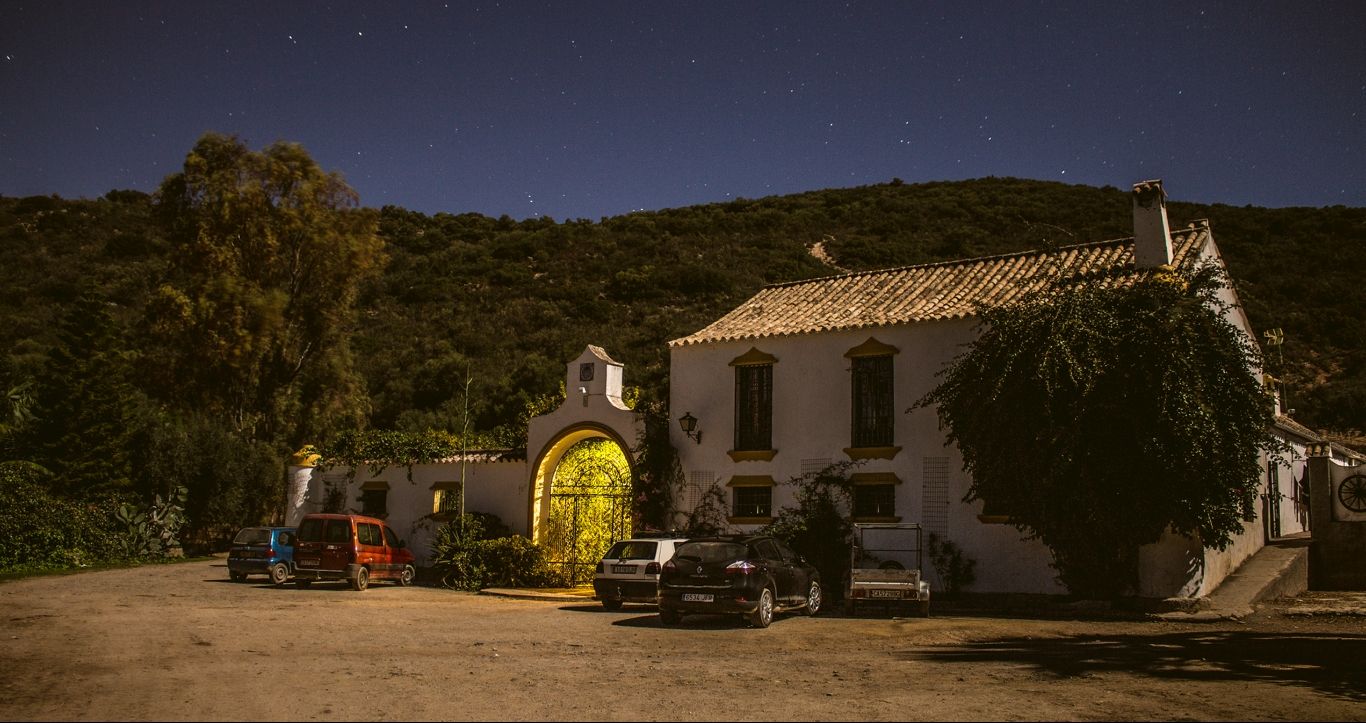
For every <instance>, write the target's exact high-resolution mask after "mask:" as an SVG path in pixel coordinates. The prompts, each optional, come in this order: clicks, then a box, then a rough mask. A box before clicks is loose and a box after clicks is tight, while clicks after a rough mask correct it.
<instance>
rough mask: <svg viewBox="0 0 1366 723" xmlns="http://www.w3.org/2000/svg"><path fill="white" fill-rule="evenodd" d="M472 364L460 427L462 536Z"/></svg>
mask: <svg viewBox="0 0 1366 723" xmlns="http://www.w3.org/2000/svg"><path fill="white" fill-rule="evenodd" d="M470 381H471V379H470V364H469V362H465V419H464V421H463V423H462V426H461V428H460V536H461V537H464V536H465V461H466V458H467V457H468V456H469V455H468V449H467V446H468V445H467V444H466V439H468V438H469V434H470Z"/></svg>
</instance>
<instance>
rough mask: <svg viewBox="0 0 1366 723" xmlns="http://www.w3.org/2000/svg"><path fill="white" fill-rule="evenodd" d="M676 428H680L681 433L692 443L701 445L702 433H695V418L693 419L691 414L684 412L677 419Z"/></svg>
mask: <svg viewBox="0 0 1366 723" xmlns="http://www.w3.org/2000/svg"><path fill="white" fill-rule="evenodd" d="M678 426H680V427H682V428H683V433H684V434H686V435H688V436H689V437H691V438H692V439H693V441H695V442H697V443H698V444H702V433H701V432H699V431H697V417H694V416H693V415H692V412H684V413H683V416H681V417H679V418H678Z"/></svg>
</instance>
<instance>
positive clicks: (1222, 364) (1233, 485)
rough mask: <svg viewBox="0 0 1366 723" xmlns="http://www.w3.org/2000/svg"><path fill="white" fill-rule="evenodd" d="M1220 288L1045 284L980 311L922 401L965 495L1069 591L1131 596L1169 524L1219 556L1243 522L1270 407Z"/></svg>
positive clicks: (1195, 275)
mask: <svg viewBox="0 0 1366 723" xmlns="http://www.w3.org/2000/svg"><path fill="white" fill-rule="evenodd" d="M1226 285H1227V279H1226V278H1225V276H1224V275H1223V273H1222V270H1221V269H1219V268H1218V267H1217V266H1215V265H1213V264H1207V265H1205V266H1202V267H1200V268H1199V269H1196V270H1194V271H1192V272H1188V273H1178V272H1174V271H1170V270H1165V269H1164V270H1163V271H1161V272H1159V273H1153V274H1147V275H1144V276H1143V277H1141V278H1140V279H1138V280H1137V281H1136V282H1135V283H1134V284H1133V285H1132V286H1125V285H1123V284H1104V283H1097V282H1096V280H1094V279H1091V280H1078V279H1071V278H1060V279H1056V280H1055V281H1054V283H1053V284H1052V285H1051V286H1050V287H1049V288H1047V289H1045V290H1042V291H1039V292H1035V293H1033V294H1030V295H1028V296H1026V297H1024V298H1022V299H1020V300H1018V301H1017V302H1015V303H1012V304H1009V305H1004V306H1000V307H995V308H988V309H984V310H983V311H982V315H981V327H982V334H981V336H980V337H979V338H978V339H977V340H976V341H975V342H973V344H972V345H971V346H970V347H969V348H968V350H967V351H966V352H965V353H964V354H962V355H961V356H960V357H958V358H957V359H956V360H955V361H954V362H953V364H952V365H951V366H950V367H949V368H948V369H946V371H945V373H944V375H943V379H942V381H941V383H940V384H939V385H938V386H937V387H936V388H935V389H934V390H932V391H931V392H930V393H929V394H928V395H926V396H925V397H924V398H923V399H921V400H920V401H919V402H918V404H917V406H932V405H933V406H936V407H937V410H938V414H939V416H940V418H941V419H942V420H943V421H944V422H945V423H946V426H947V429H948V437H949V439H950V440H951V441H952V442H954V443H956V444H957V446H958V448H959V450H961V452H962V455H963V464H964V467H965V468H966V470H967V471H968V472H969V473H970V474H971V475H972V484H971V487H970V489H969V492H968V494H967V497H966V499H967V500H968V501H972V500H982V501H983V503H984V506H985V511H986V513H987V514H995V515H1005V516H1008V517H1009V520H1010V522H1011V523H1013V524H1014V525H1015V526H1016V527H1017V528H1018V529H1020V530H1021V531H1024V532H1027V533H1028V534H1030V535H1032V536H1036V537H1038V538H1039V539H1041V540H1042V541H1043V542H1044V543H1045V544H1046V545H1048V546H1049V547H1050V548H1051V549H1052V550H1053V554H1054V567H1055V568H1056V569H1057V571H1058V573H1059V579H1060V580H1061V581H1062V582H1063V583H1064V584H1065V585H1067V587H1068V588H1069V589H1071V590H1072V591H1073V592H1076V593H1080V594H1087V595H1099V596H1115V595H1120V594H1125V593H1127V592H1131V591H1132V589H1133V586H1134V584H1135V583H1136V581H1137V554H1138V548H1139V546H1141V545H1143V544H1147V543H1152V542H1156V541H1157V540H1158V539H1159V538H1160V536H1161V535H1162V534H1163V532H1164V531H1166V530H1168V529H1171V530H1175V531H1176V532H1178V533H1186V534H1191V535H1194V536H1196V537H1197V538H1198V539H1199V540H1200V541H1201V542H1202V543H1203V544H1204V545H1205V546H1207V547H1217V548H1220V549H1223V548H1224V547H1226V546H1227V545H1228V544H1229V543H1230V541H1231V539H1232V535H1233V534H1235V533H1237V532H1240V531H1241V530H1242V525H1243V522H1244V520H1245V519H1247V518H1248V516H1249V515H1251V514H1252V513H1253V496H1252V490H1253V489H1255V486H1256V483H1257V480H1258V476H1259V475H1260V472H1261V466H1260V455H1261V453H1262V452H1263V451H1264V450H1270V449H1275V448H1276V446H1277V443H1276V441H1275V438H1274V437H1273V436H1272V434H1271V424H1272V422H1273V414H1274V413H1273V408H1272V405H1271V402H1270V400H1269V397H1268V395H1267V393H1266V392H1265V390H1264V389H1263V387H1262V385H1261V383H1260V380H1259V379H1257V378H1256V377H1254V374H1253V371H1252V370H1253V369H1255V368H1259V358H1258V355H1257V353H1256V350H1255V348H1254V347H1253V346H1252V345H1251V344H1250V341H1249V339H1248V338H1247V336H1246V335H1245V334H1244V333H1243V332H1242V331H1241V330H1240V329H1239V328H1238V327H1237V326H1235V325H1234V324H1233V323H1231V322H1230V321H1229V318H1228V312H1229V308H1228V306H1227V304H1226V303H1225V302H1224V301H1222V300H1221V299H1220V296H1219V293H1218V292H1219V290H1220V289H1222V288H1224V287H1225V286H1226Z"/></svg>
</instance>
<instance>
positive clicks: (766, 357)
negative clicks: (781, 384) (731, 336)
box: [730, 347, 778, 367]
mask: <svg viewBox="0 0 1366 723" xmlns="http://www.w3.org/2000/svg"><path fill="white" fill-rule="evenodd" d="M776 363H778V357H776V356H773V355H772V354H765V353H764V352H761V351H759V350H758V349H757V348H755V347H750V348H749V351H747V352H745V353H744V354H741V355H740V356H737V357H735V358H734V359H731V360H730V365H731V366H733V367H747V366H758V365H760V364H776Z"/></svg>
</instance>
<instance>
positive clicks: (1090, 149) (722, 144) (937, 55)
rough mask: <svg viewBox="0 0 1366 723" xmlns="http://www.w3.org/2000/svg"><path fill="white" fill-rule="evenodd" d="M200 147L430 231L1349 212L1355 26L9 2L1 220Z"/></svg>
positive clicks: (1332, 14) (1107, 12)
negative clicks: (732, 219) (798, 214)
mask: <svg viewBox="0 0 1366 723" xmlns="http://www.w3.org/2000/svg"><path fill="white" fill-rule="evenodd" d="M206 131H218V132H222V133H230V134H236V135H238V136H239V137H241V138H242V139H243V140H244V141H245V142H246V143H247V144H248V145H249V146H251V147H252V148H257V149H259V148H262V147H264V146H266V145H268V144H270V143H272V142H274V141H277V140H286V141H294V142H298V143H301V144H302V145H303V146H304V147H305V148H306V149H307V150H308V151H309V152H310V153H311V154H312V156H313V157H314V158H315V159H316V160H317V161H318V163H319V164H320V165H321V166H322V167H323V168H325V169H327V170H335V171H339V172H340V173H342V175H343V176H345V178H346V180H347V181H348V182H349V183H350V184H351V185H352V186H353V187H354V188H355V189H356V190H357V191H358V192H359V193H360V196H361V202H362V204H363V205H366V206H373V207H379V206H383V205H387V204H393V205H398V206H403V207H405V208H408V209H412V210H416V211H422V212H425V213H437V212H449V213H464V212H468V211H474V212H478V213H483V214H487V215H492V216H497V215H501V214H508V215H510V216H512V217H514V218H518V219H521V218H527V217H531V216H536V215H548V216H551V217H553V218H555V219H556V220H564V219H573V218H587V219H590V220H594V221H596V220H598V219H599V218H600V217H603V216H612V215H617V214H622V213H627V212H630V211H632V210H637V209H651V210H653V209H661V208H670V207H678V206H689V205H694V204H699V203H709V202H716V201H727V200H731V199H734V198H740V197H745V198H760V197H763V196H769V195H775V194H788V193H796V192H801V191H810V190H817V189H822V188H833V187H850V186H860V185H866V184H872V183H883V182H887V181H890V180H891V179H892V178H894V177H898V178H901V179H903V180H904V181H906V182H908V183H914V182H921V181H937V180H956V179H966V178H979V177H983V176H1016V177H1023V178H1035V179H1043V180H1053V181H1062V182H1067V183H1080V184H1087V185H1092V186H1102V185H1106V184H1110V185H1114V186H1118V187H1120V188H1127V187H1128V186H1129V185H1130V184H1132V183H1134V182H1135V181H1140V180H1144V179H1148V178H1161V179H1163V180H1164V185H1165V187H1166V190H1167V192H1168V194H1169V195H1170V196H1171V198H1172V199H1173V200H1179V201H1194V202H1220V203H1229V204H1234V205H1244V204H1252V205H1257V206H1273V207H1280V206H1328V205H1334V204H1345V205H1349V206H1366V2H1357V1H1352V2H1341V3H1318V2H1304V1H1303V0H1296V1H1294V2H1263V3H1258V2H1232V3H1202V2H1194V1H1187V2H1089V1H1088V2H1077V3H1059V2H1023V1H1017V2H987V3H922V2H850V3H834V2H821V3H795V2H724V3H723V2H700V3H685V2H649V3H647V2H611V3H608V2H584V3H580V2H553V3H534V2H501V3H464V2H449V3H440V2H437V3H410V2H393V3H380V2H367V3H346V2H331V3H323V2H276V1H272V2H208V1H207V0H194V1H189V0H186V1H184V2H181V1H169V0H168V1H167V2H156V3H139V2H123V1H117V2H116V1H107V2H106V1H103V0H98V1H97V0H91V1H89V2H65V1H63V2H54V1H51V0H42V1H41V2H39V1H34V2H30V1H29V0H22V1H20V0H0V195H6V196H26V195H34V194H53V193H55V194H58V195H61V196H64V197H67V198H77V197H87V198H95V197H98V196H101V195H103V194H104V193H105V192H107V191H109V190H111V189H123V188H131V189H138V190H143V191H153V190H155V189H156V187H157V185H158V184H159V183H160V182H161V180H162V178H164V177H165V176H166V175H167V174H170V173H173V172H175V171H177V170H179V168H180V166H181V164H182V162H183V160H184V157H185V154H186V153H187V152H188V151H189V150H190V148H191V147H192V146H193V145H194V142H195V140H196V139H197V138H198V137H199V136H200V135H201V134H202V133H204V132H206Z"/></svg>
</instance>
